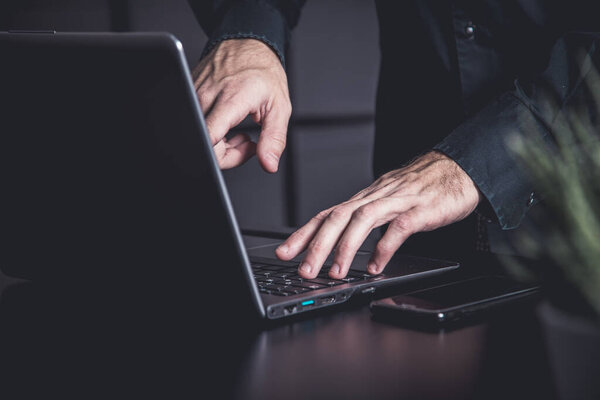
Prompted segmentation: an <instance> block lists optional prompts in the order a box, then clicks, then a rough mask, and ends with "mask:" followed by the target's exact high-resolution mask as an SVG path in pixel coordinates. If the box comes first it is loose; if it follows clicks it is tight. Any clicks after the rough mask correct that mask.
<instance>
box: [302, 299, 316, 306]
mask: <svg viewBox="0 0 600 400" xmlns="http://www.w3.org/2000/svg"><path fill="white" fill-rule="evenodd" d="M300 304H301V305H302V307H308V306H312V305H314V304H315V301H314V300H305V301H303V302H302V303H300Z"/></svg>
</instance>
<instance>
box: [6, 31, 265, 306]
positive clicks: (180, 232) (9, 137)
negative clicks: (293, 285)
mask: <svg viewBox="0 0 600 400" xmlns="http://www.w3.org/2000/svg"><path fill="white" fill-rule="evenodd" d="M0 54H2V58H3V62H2V63H0V88H2V89H1V90H2V96H1V98H2V100H1V102H2V104H1V107H0V123H1V124H2V125H1V126H2V127H1V128H0V129H1V131H2V134H1V135H0V171H1V172H0V187H1V191H2V201H1V210H0V268H2V270H3V271H4V272H5V273H6V274H9V275H13V276H20V277H25V278H30V279H87V280H89V281H98V280H101V281H104V280H111V281H113V282H114V281H124V282H125V281H126V282H129V283H132V282H134V283H137V284H140V283H141V282H145V283H148V284H156V285H157V287H159V286H163V287H164V285H171V287H177V286H178V285H179V286H181V288H182V290H194V287H195V288H196V290H197V291H198V293H202V294H201V295H200V294H199V295H198V296H197V297H196V298H195V301H208V302H211V303H212V304H214V305H215V306H216V305H217V304H218V305H219V308H228V307H235V308H236V309H244V310H246V311H242V312H246V313H247V311H250V312H251V313H253V314H254V315H257V314H258V315H259V316H264V312H263V307H262V304H261V301H260V297H259V294H258V292H257V290H256V287H255V285H253V284H252V283H251V282H250V279H251V277H252V276H251V274H250V269H249V268H250V266H249V264H248V260H247V255H246V253H245V251H244V248H243V244H242V241H241V237H240V234H239V230H238V227H237V224H236V221H235V218H234V214H233V210H232V207H231V203H230V201H229V198H228V195H227V191H226V190H225V187H224V183H223V178H222V176H221V173H220V171H219V168H218V166H217V164H216V162H215V159H214V156H213V153H212V146H211V144H210V143H209V142H208V138H207V135H205V134H204V132H205V131H206V128H205V126H204V121H203V118H202V113H201V111H200V108H199V104H198V101H197V98H196V94H195V92H194V89H193V85H192V82H191V79H190V74H189V71H188V68H187V66H186V63H185V59H184V56H183V50H182V46H181V43H180V42H179V41H178V40H177V39H175V38H174V37H173V36H172V35H170V34H166V33H165V34H163V33H151V34H150V33H149V34H140V33H127V34H112V33H106V34H72V33H69V34H67V33H62V34H61V33H57V34H52V33H49V34H35V33H30V34H23V33H1V34H0ZM216 272H218V273H219V276H220V277H221V278H220V279H221V281H220V282H219V283H216V285H218V286H219V287H218V288H217V287H214V290H213V289H211V287H210V286H209V287H208V288H207V287H202V286H201V282H202V281H203V280H204V278H206V277H210V276H211V275H212V274H215V273H216ZM225 284H226V289H227V290H223V289H224V285H225ZM217 289H218V290H217ZM170 293H171V292H170ZM223 293H227V294H226V295H223Z"/></svg>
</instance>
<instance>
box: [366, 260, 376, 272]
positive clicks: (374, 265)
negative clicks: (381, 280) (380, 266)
mask: <svg viewBox="0 0 600 400" xmlns="http://www.w3.org/2000/svg"><path fill="white" fill-rule="evenodd" d="M367 269H368V270H369V272H371V273H373V274H376V273H378V272H379V271H377V264H375V263H374V262H370V263H369V266H368V267H367Z"/></svg>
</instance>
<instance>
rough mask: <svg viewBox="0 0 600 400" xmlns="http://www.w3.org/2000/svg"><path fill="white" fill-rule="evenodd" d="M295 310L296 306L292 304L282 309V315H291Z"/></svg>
mask: <svg viewBox="0 0 600 400" xmlns="http://www.w3.org/2000/svg"><path fill="white" fill-rule="evenodd" d="M297 310H298V306H296V305H295V304H292V305H289V306H285V307H283V314H284V315H289V314H293V313H295V312H296V311H297Z"/></svg>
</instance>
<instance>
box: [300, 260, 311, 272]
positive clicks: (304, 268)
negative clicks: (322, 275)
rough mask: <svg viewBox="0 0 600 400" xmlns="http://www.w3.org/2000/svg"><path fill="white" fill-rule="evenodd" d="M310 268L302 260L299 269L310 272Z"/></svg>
mask: <svg viewBox="0 0 600 400" xmlns="http://www.w3.org/2000/svg"><path fill="white" fill-rule="evenodd" d="M311 269H312V267H311V266H310V265H309V264H307V263H305V262H302V264H300V271H302V272H304V273H305V274H310V270H311Z"/></svg>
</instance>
